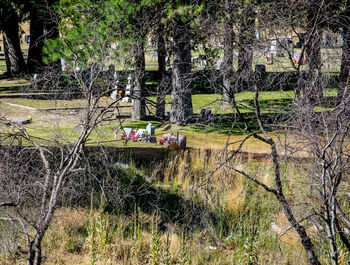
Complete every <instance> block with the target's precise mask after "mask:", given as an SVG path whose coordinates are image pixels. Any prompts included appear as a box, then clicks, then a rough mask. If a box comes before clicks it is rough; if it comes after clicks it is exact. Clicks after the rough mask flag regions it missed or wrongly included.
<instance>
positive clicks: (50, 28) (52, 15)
mask: <svg viewBox="0 0 350 265" xmlns="http://www.w3.org/2000/svg"><path fill="white" fill-rule="evenodd" d="M56 2H58V0H48V5H49V8H48V10H47V11H46V12H45V22H44V35H45V38H46V39H57V38H59V37H60V35H59V30H58V25H59V21H60V17H59V15H58V14H57V13H56V12H55V10H54V8H53V5H54V4H55V3H56ZM50 66H51V68H53V69H52V70H53V71H55V72H56V73H57V76H61V71H62V69H61V61H60V60H57V61H55V62H52V63H51V64H50ZM52 70H50V71H52Z"/></svg>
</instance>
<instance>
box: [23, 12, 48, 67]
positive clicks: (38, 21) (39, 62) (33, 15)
mask: <svg viewBox="0 0 350 265" xmlns="http://www.w3.org/2000/svg"><path fill="white" fill-rule="evenodd" d="M43 47H44V22H43V18H42V14H41V12H40V11H39V10H38V8H37V7H36V6H35V7H33V8H32V10H31V11H30V44H29V50H28V61H27V64H28V71H29V72H31V73H39V72H41V71H42V67H43V54H42V52H43Z"/></svg>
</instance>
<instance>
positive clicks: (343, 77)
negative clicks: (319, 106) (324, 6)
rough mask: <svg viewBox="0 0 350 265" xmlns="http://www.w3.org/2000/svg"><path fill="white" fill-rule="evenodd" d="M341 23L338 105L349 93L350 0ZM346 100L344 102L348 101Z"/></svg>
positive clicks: (347, 2)
mask: <svg viewBox="0 0 350 265" xmlns="http://www.w3.org/2000/svg"><path fill="white" fill-rule="evenodd" d="M341 21H342V23H341V25H342V26H343V30H344V31H343V32H344V36H343V41H344V42H343V47H342V58H341V66H340V75H339V84H338V95H337V100H336V105H337V106H338V105H339V104H340V103H341V102H342V100H343V99H346V98H347V97H348V96H349V94H347V95H344V91H346V89H345V88H346V86H347V84H348V81H349V80H348V79H349V75H350V0H347V1H346V6H345V9H344V13H343V15H342V17H341ZM347 101H348V100H345V101H344V102H347Z"/></svg>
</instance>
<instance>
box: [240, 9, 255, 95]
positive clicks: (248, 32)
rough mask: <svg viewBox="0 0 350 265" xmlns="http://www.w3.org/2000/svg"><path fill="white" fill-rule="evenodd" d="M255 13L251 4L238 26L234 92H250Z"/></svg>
mask: <svg viewBox="0 0 350 265" xmlns="http://www.w3.org/2000/svg"><path fill="white" fill-rule="evenodd" d="M255 16H256V14H255V11H254V7H253V6H252V5H251V4H248V6H247V7H246V8H245V10H244V12H243V15H242V18H241V21H242V22H241V25H240V32H239V49H238V69H237V74H238V78H237V83H236V90H237V91H242V90H247V89H248V90H251V89H252V86H253V85H252V82H251V81H252V80H253V77H254V73H253V66H252V65H253V44H254V40H255Z"/></svg>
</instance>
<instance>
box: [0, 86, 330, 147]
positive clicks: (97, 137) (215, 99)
mask: <svg viewBox="0 0 350 265" xmlns="http://www.w3.org/2000/svg"><path fill="white" fill-rule="evenodd" d="M336 94H337V90H336V89H335V88H331V89H327V90H326V91H325V92H324V95H325V96H326V97H327V98H331V99H332V98H334V97H335V96H336ZM254 96H255V94H254V92H241V93H237V94H236V95H235V97H236V100H237V101H239V102H240V103H242V104H243V105H245V106H248V107H253V99H254ZM293 97H294V93H293V91H284V92H282V91H262V92H261V93H260V96H259V102H260V105H261V110H262V113H263V114H265V115H270V114H275V113H283V112H284V110H285V109H284V108H285V107H288V104H290V103H291V100H290V98H293ZM150 99H152V100H155V98H154V97H150ZM192 100H193V108H194V113H196V114H198V113H199V112H200V110H201V109H202V108H208V109H211V110H212V112H213V113H214V115H215V121H214V122H212V123H209V124H197V123H193V124H189V125H186V126H174V125H172V126H171V128H170V129H167V130H165V129H164V126H162V125H163V123H160V122H156V121H151V122H152V124H154V125H155V127H156V133H157V134H158V133H159V134H163V133H165V132H169V131H173V132H174V133H176V132H177V131H180V133H181V134H184V135H186V136H187V137H188V145H189V146H192V147H199V146H222V145H224V144H225V141H226V140H227V135H229V134H230V135H236V136H235V137H238V138H237V141H239V140H240V139H241V138H239V137H242V135H244V134H246V133H247V130H246V128H245V125H244V124H243V123H242V122H236V123H234V124H232V122H233V119H232V118H230V117H229V115H228V114H232V113H234V110H233V108H232V106H227V105H226V106H222V105H221V96H220V95H217V94H198V95H193V96H192ZM167 101H168V103H169V102H170V95H168V96H167ZM3 102H9V103H13V104H19V105H24V106H28V107H34V108H39V109H45V108H54V107H55V106H56V107H81V106H84V104H85V103H84V101H83V100H57V101H54V100H35V99H23V98H7V99H2V100H1V101H0V112H2V111H5V112H6V113H8V114H11V117H30V116H34V122H33V123H32V124H30V125H27V126H26V128H27V129H28V132H29V133H30V134H31V135H33V136H36V137H40V138H43V139H60V141H62V142H64V143H69V142H70V141H72V140H74V139H76V137H78V135H79V131H78V130H77V129H76V127H77V126H78V125H79V114H78V113H77V114H76V115H74V114H69V113H68V112H67V113H64V112H63V113H62V114H55V112H53V113H52V112H41V111H34V112H29V111H27V110H23V109H22V110H21V109H20V108H16V107H13V106H9V105H7V104H3ZM110 102H111V99H110V98H105V99H103V100H102V101H101V103H100V104H101V105H106V104H108V103H110ZM167 107H168V108H169V107H170V105H168V106H167ZM131 109H132V108H131V106H129V111H131ZM123 110H124V109H122V111H123ZM240 110H241V112H242V113H245V115H247V117H248V119H250V118H249V117H250V116H254V114H253V113H252V112H253V110H252V109H249V108H246V107H243V106H241V107H240ZM315 111H321V109H320V108H319V109H317V108H315ZM17 112H18V114H17V115H16V113H17ZM147 124H148V121H138V122H133V121H130V120H125V121H124V122H123V127H131V128H146V126H147ZM119 126H120V124H119V122H118V121H117V120H115V121H110V122H105V123H103V124H102V125H100V126H98V127H97V128H96V129H95V130H94V132H93V133H92V134H91V136H90V141H91V143H92V144H93V143H96V142H101V141H102V142H105V141H107V143H106V144H107V145H111V146H125V144H127V145H129V146H134V147H137V146H139V147H142V146H148V147H149V146H151V144H145V143H131V142H129V143H126V142H125V141H117V142H114V141H113V140H114V131H115V129H116V127H119ZM249 126H250V129H251V130H253V131H256V132H258V128H257V124H256V123H255V122H251V123H250V124H249ZM109 141H111V142H109ZM46 144H48V143H46ZM152 146H157V145H152ZM157 147H158V146H157ZM261 148H265V147H261Z"/></svg>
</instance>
